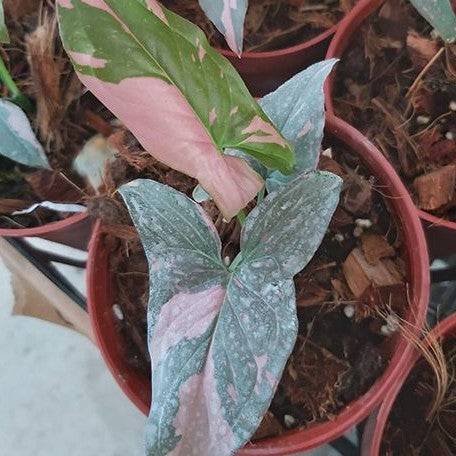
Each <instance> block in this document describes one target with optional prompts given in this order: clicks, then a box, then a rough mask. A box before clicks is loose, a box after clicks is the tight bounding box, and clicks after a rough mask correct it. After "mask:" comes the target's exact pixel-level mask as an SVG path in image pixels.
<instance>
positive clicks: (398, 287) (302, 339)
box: [92, 133, 408, 439]
mask: <svg viewBox="0 0 456 456" xmlns="http://www.w3.org/2000/svg"><path fill="white" fill-rule="evenodd" d="M115 139H116V141H117V143H119V141H120V142H124V144H125V145H126V146H127V147H125V148H122V147H119V150H123V151H124V156H125V157H127V159H126V160H125V163H124V165H119V164H115V165H114V166H113V168H114V171H113V174H119V170H120V169H122V168H123V169H124V171H123V172H124V173H125V172H126V173H127V174H128V173H129V172H130V171H128V170H130V169H132V164H134V163H136V165H137V166H138V169H139V168H141V169H142V170H143V174H142V177H152V178H155V179H156V180H158V181H160V182H162V183H167V184H169V185H172V186H173V187H175V188H177V189H179V190H181V191H183V192H184V193H186V194H188V195H189V194H191V191H192V190H193V187H194V185H195V181H193V180H192V179H189V178H188V177H185V176H183V175H181V174H179V173H177V172H176V171H173V170H170V169H169V168H166V167H165V166H163V165H160V164H159V163H157V162H155V163H154V162H153V161H152V162H151V161H150V157H148V156H146V155H144V153H143V152H141V149H140V148H139V146H138V145H137V143H136V144H135V143H134V139H133V138H131V137H130V139H129V135H128V134H127V135H124V136H123V137H122V136H121V134H120V133H119V134H118V135H117V137H116V138H115ZM330 144H331V146H332V150H331V152H330V151H328V150H327V151H326V152H325V154H326V155H323V156H322V157H321V162H320V168H322V169H326V170H330V171H332V172H335V173H337V174H339V175H340V176H341V177H343V179H344V182H345V183H344V189H343V193H342V197H341V202H340V204H339V207H338V209H337V211H336V213H335V215H334V217H333V220H332V222H331V225H330V228H329V230H328V232H327V234H326V236H325V238H324V241H323V243H322V245H321V247H320V248H319V250H318V252H317V254H316V255H315V257H314V259H313V260H312V261H311V263H310V264H309V265H308V266H307V268H306V269H305V270H304V271H302V272H301V273H300V274H299V275H298V276H297V277H296V278H295V283H296V287H297V305H298V317H299V335H298V339H297V343H296V346H295V349H294V351H293V354H292V356H291V357H290V360H289V362H288V364H287V366H286V368H285V371H284V374H283V377H282V380H281V382H280V384H279V387H278V390H277V393H276V395H275V397H274V400H273V402H272V404H271V407H270V411H269V412H268V414H267V415H266V417H265V419H264V421H263V423H262V426H261V427H260V429H259V430H258V433H257V435H256V436H255V439H259V438H264V437H268V436H276V435H279V434H281V433H283V432H285V431H286V430H287V429H291V428H297V427H306V426H309V425H312V424H314V423H317V422H322V421H327V420H331V419H332V418H333V417H334V416H335V415H336V414H337V413H338V412H339V411H340V410H341V409H342V408H344V407H345V406H346V405H347V404H349V403H350V402H352V401H353V400H355V399H357V398H358V397H360V396H361V395H363V394H364V393H365V392H366V391H367V390H368V389H369V388H370V387H371V386H372V384H373V383H374V382H375V380H376V379H378V378H379V376H380V375H381V374H382V372H383V371H384V369H385V367H386V366H387V364H388V361H389V358H390V353H391V352H390V346H391V344H390V341H391V336H392V335H393V334H394V332H395V331H396V330H397V318H396V317H395V315H396V314H398V315H402V316H404V315H405V313H406V309H407V307H408V304H407V297H406V279H405V272H404V271H405V265H404V262H403V260H402V259H401V257H400V248H401V233H400V232H398V231H397V229H396V226H395V224H394V221H393V220H392V217H391V215H390V213H389V210H388V206H387V204H386V203H385V200H384V198H383V197H382V195H381V190H380V189H378V188H377V187H376V182H375V179H374V178H373V177H372V176H370V174H369V173H368V172H366V170H365V169H363V168H362V167H361V166H360V165H359V159H358V158H357V157H356V156H354V155H351V154H350V153H348V152H347V151H346V150H345V149H344V148H342V147H341V146H339V145H338V144H335V143H330ZM331 154H332V155H333V156H334V158H335V159H332V158H330V157H329V156H328V155H331ZM146 163H149V165H147V166H146ZM120 174H122V173H120ZM121 179H124V177H121ZM204 204H205V210H206V211H207V212H208V213H209V214H210V215H211V217H212V219H213V221H214V223H215V225H216V227H217V230H218V231H219V234H220V236H221V239H222V245H223V255H224V256H226V255H228V256H230V257H231V258H233V257H234V255H235V254H236V252H237V250H238V248H239V247H238V245H239V227H238V225H237V222H236V221H232V222H231V223H230V224H228V225H227V224H225V223H223V221H222V217H221V215H220V213H219V212H218V210H217V209H216V208H215V206H214V205H213V204H212V203H204ZM111 205H112V206H115V210H113V209H112V208H111V207H110V206H111ZM104 208H107V209H108V210H104ZM92 211H94V215H96V216H100V217H101V218H102V219H103V220H104V222H105V227H104V229H105V231H106V233H107V234H106V235H107V236H109V237H110V238H111V239H110V240H109V242H108V243H107V245H110V244H111V245H112V246H113V249H112V253H111V255H110V269H111V271H112V277H113V286H114V291H113V296H116V300H115V302H114V303H113V304H114V306H115V309H113V310H114V312H115V313H116V315H118V316H121V318H119V322H118V323H119V330H120V331H122V333H123V334H124V336H125V338H126V339H125V340H126V341H127V342H126V344H125V347H126V348H125V359H126V360H127V361H128V362H129V363H130V364H131V365H132V366H134V367H135V368H136V369H138V370H139V371H140V372H141V373H142V374H143V375H144V376H146V377H149V375H150V374H149V369H150V364H149V362H150V361H149V355H148V353H147V337H146V334H147V323H146V308H147V301H148V273H147V270H148V269H147V261H146V258H145V255H144V252H143V249H142V247H141V243H140V241H139V239H138V237H137V234H136V232H135V230H134V228H133V227H132V226H131V222H129V221H128V215H127V212H126V209H125V207H124V206H123V204H122V203H121V202H120V200H115V199H110V200H109V201H108V199H107V198H100V199H99V201H98V204H97V205H95V206H94V207H92ZM103 213H105V215H104V216H103ZM113 214H114V215H113ZM335 335H336V336H335Z"/></svg>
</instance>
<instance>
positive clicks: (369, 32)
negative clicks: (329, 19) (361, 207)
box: [333, 0, 456, 221]
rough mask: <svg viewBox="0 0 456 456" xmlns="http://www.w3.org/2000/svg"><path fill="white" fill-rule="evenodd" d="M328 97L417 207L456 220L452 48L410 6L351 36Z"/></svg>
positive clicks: (393, 1) (383, 13) (383, 12)
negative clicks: (397, 176) (376, 149)
mask: <svg viewBox="0 0 456 456" xmlns="http://www.w3.org/2000/svg"><path fill="white" fill-rule="evenodd" d="M453 4H454V6H455V7H456V1H455V2H454V3H453ZM333 97H334V103H335V110H336V114H337V115H338V116H340V117H342V118H343V119H345V120H346V121H348V122H349V123H351V124H352V125H354V126H356V127H357V128H358V129H359V130H360V131H362V132H363V133H364V134H365V135H366V136H367V137H368V138H369V139H371V140H373V142H374V143H375V144H376V145H377V146H378V147H379V149H380V150H381V151H382V152H383V154H384V155H385V156H386V158H387V159H388V160H389V161H390V162H391V163H392V164H393V165H394V167H395V168H396V170H397V171H398V172H399V174H400V175H401V177H402V178H403V181H404V183H405V184H406V185H407V186H408V188H409V191H410V193H411V194H412V196H413V198H414V199H415V202H416V204H417V206H418V207H419V208H420V209H423V210H425V211H428V212H431V213H433V214H435V215H437V216H439V217H445V218H447V219H450V220H453V221H455V220H456V45H454V44H453V45H449V44H447V45H445V44H444V42H443V41H442V40H441V39H440V38H438V36H437V35H436V34H435V32H433V30H432V27H431V26H430V25H429V24H428V23H427V22H426V21H425V20H424V19H423V18H421V16H420V15H419V14H418V13H417V12H416V11H415V9H414V8H413V7H412V5H411V4H410V2H408V1H406V0H399V1H398V0H389V1H387V2H386V3H385V4H384V5H383V6H382V8H380V10H379V11H378V12H377V13H374V14H373V15H371V16H370V17H369V18H368V19H367V20H366V21H365V22H364V23H363V24H362V25H361V26H360V28H359V30H357V31H356V32H355V39H354V40H353V41H352V43H351V45H350V48H349V50H347V51H346V52H345V54H344V55H343V57H342V61H341V62H340V63H339V66H338V69H337V72H336V81H335V87H334V95H333Z"/></svg>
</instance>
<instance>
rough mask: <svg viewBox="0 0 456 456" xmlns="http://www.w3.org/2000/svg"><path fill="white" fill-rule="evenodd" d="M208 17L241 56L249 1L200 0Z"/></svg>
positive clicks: (232, 48)
mask: <svg viewBox="0 0 456 456" xmlns="http://www.w3.org/2000/svg"><path fill="white" fill-rule="evenodd" d="M199 4H200V6H201V8H202V9H203V11H204V12H205V13H206V15H207V17H208V18H209V19H210V20H211V21H212V23H213V24H214V25H215V26H216V27H217V29H218V31H219V32H220V33H221V34H222V35H223V36H224V37H225V39H226V42H227V44H228V46H229V47H230V49H231V50H232V51H233V52H234V53H235V54H237V55H238V56H240V55H241V54H242V43H243V41H244V21H245V15H246V13H247V8H248V6H249V2H248V0H234V1H233V0H199Z"/></svg>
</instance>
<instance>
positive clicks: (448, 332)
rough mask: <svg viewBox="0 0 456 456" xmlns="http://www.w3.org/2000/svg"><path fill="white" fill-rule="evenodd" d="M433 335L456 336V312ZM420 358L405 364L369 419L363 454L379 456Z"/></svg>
mask: <svg viewBox="0 0 456 456" xmlns="http://www.w3.org/2000/svg"><path fill="white" fill-rule="evenodd" d="M432 335H433V336H434V337H435V338H437V339H440V338H448V337H454V338H456V314H453V315H451V316H450V317H448V318H446V319H445V320H443V321H442V322H441V323H440V324H439V325H438V326H436V327H435V328H434V329H433V330H432ZM419 359H420V355H419V354H418V353H414V356H413V357H412V358H410V359H409V360H408V361H407V364H406V365H405V366H404V371H403V375H402V379H401V381H399V382H398V383H397V384H396V385H395V387H394V388H393V389H392V390H391V391H390V392H389V393H388V395H387V396H386V397H385V400H384V401H383V403H382V405H381V406H380V408H379V409H378V411H377V412H376V413H373V414H372V415H371V416H370V417H369V419H368V420H367V423H366V426H365V428H364V432H363V438H362V441H361V454H362V456H379V454H380V448H381V444H382V439H383V434H384V432H385V429H386V425H387V423H388V419H389V416H390V413H391V410H392V408H393V406H394V403H395V401H396V398H397V396H398V395H399V393H400V391H401V389H402V386H403V385H404V383H405V381H406V380H407V377H408V375H409V374H410V372H411V371H412V369H413V367H414V366H415V363H416V362H417V361H418V360H419ZM436 456H439V453H436Z"/></svg>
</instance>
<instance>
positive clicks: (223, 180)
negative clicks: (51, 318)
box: [58, 0, 341, 456]
mask: <svg viewBox="0 0 456 456" xmlns="http://www.w3.org/2000/svg"><path fill="white" fill-rule="evenodd" d="M58 4H59V8H58V15H59V22H60V30H61V36H62V39H63V43H64V46H65V48H66V50H67V52H68V53H69V55H70V56H71V58H72V60H73V64H74V66H75V68H76V71H77V72H78V74H79V76H80V78H81V80H82V81H83V82H84V83H85V84H86V85H87V87H88V88H89V89H90V90H91V91H92V92H93V93H94V94H95V95H96V96H97V97H99V98H100V99H101V100H102V101H103V102H104V103H105V104H106V106H107V107H108V108H109V109H111V110H112V111H113V113H114V114H115V115H116V116H118V117H119V119H120V120H121V121H122V122H123V123H124V124H125V125H126V126H127V127H128V128H129V129H130V130H131V131H132V132H133V133H134V134H135V135H136V136H137V138H138V140H139V141H140V142H141V143H142V145H143V146H144V147H145V149H146V150H148V151H149V152H150V153H151V154H152V155H154V156H155V157H156V158H158V159H159V160H161V161H163V162H164V163H166V164H168V165H169V166H171V167H172V168H175V169H177V170H179V171H182V172H184V173H186V174H189V175H190V176H193V177H196V178H197V179H198V180H199V182H200V185H201V186H202V188H203V189H204V190H206V191H208V192H209V193H210V195H211V196H212V197H213V198H214V201H215V202H216V204H217V205H218V207H219V209H220V210H221V211H222V213H223V214H224V216H225V218H226V219H228V218H231V217H232V216H234V215H236V214H237V213H238V212H239V211H241V210H242V209H243V208H244V207H245V205H246V204H247V203H248V202H249V201H251V200H252V199H254V198H255V196H257V194H259V195H262V189H263V187H264V184H265V180H266V181H267V180H270V181H271V182H274V189H272V188H270V186H268V189H270V190H273V191H270V192H269V193H268V195H267V196H266V197H265V198H264V199H263V198H262V196H261V197H260V196H259V197H258V199H257V203H258V204H257V206H256V207H255V208H254V209H253V210H252V211H251V212H250V213H249V214H248V215H247V216H246V217H245V218H244V217H240V221H241V224H242V225H243V226H242V233H241V236H240V252H239V254H238V255H237V257H236V258H234V260H233V261H232V262H231V264H229V262H228V261H227V260H226V259H223V258H222V256H221V241H220V238H219V235H218V233H217V231H216V229H215V227H214V225H213V223H212V222H211V221H210V219H209V218H208V216H207V215H206V214H205V212H204V211H203V209H202V208H201V207H200V206H199V205H198V203H196V202H195V201H194V200H192V199H190V198H188V197H187V196H185V195H184V194H182V193H180V192H178V191H177V190H175V189H173V188H171V187H169V186H166V185H163V184H160V183H158V182H155V181H152V180H144V179H137V180H135V181H133V182H131V183H129V184H126V185H124V186H122V187H121V189H120V194H121V196H122V197H123V199H124V201H125V204H126V206H127V208H128V210H129V212H130V215H131V218H132V220H133V222H134V224H135V226H136V228H137V230H138V233H139V236H140V238H141V241H142V243H143V246H144V251H145V254H146V256H147V259H148V265H149V274H150V298H149V303H148V311H147V312H148V343H149V351H150V354H151V361H152V390H153V395H152V396H153V399H152V405H151V411H150V417H149V421H148V425H147V430H146V453H147V455H148V456H165V455H173V456H189V455H198V456H214V455H217V456H229V455H232V454H233V453H234V452H235V451H236V450H237V449H239V448H240V447H241V446H243V445H244V444H245V443H246V442H247V441H248V440H249V439H250V438H251V436H252V435H253V434H254V432H255V430H256V429H257V427H258V426H259V424H260V422H261V419H262V417H263V416H264V414H265V413H266V411H267V409H268V407H269V405H270V403H271V400H272V397H273V395H274V393H275V390H276V388H277V385H278V382H279V380H280V377H281V374H282V372H283V369H284V366H285V363H286V361H287V359H288V357H289V355H290V353H291V351H292V349H293V346H294V344H295V340H296V334H297V317H296V298H295V288H294V282H293V277H294V275H295V274H297V273H298V272H299V271H301V270H302V269H303V268H304V267H305V266H306V264H307V263H308V262H309V260H310V259H311V258H312V256H313V255H314V253H315V251H316V249H317V248H318V246H319V244H320V243H321V240H322V239H323V236H324V234H325V232H326V229H327V226H328V223H329V221H330V219H331V217H332V214H333V212H334V210H335V208H336V206H337V203H338V199H339V193H340V188H341V179H340V178H339V177H337V176H335V175H334V174H331V173H328V172H319V171H316V170H315V168H316V164H317V160H318V155H319V149H320V143H321V140H322V137H323V126H324V107H323V83H324V80H325V78H326V76H327V75H328V73H329V72H330V71H331V68H332V66H333V65H334V63H335V61H334V60H332V61H326V62H321V63H319V64H316V65H314V66H312V67H310V68H309V69H308V70H306V71H305V72H303V73H301V74H299V75H297V76H295V77H294V78H293V79H291V80H290V81H288V82H287V83H286V84H284V85H283V86H282V87H281V88H279V89H278V90H277V91H276V92H274V93H273V94H270V95H269V96H268V97H266V98H265V99H264V100H262V102H261V104H262V105H263V107H264V109H265V110H267V111H268V112H270V113H271V114H272V120H271V119H269V118H268V117H267V115H266V114H265V112H264V111H263V109H262V108H261V107H260V106H259V105H258V104H257V103H256V102H255V101H254V100H253V99H252V97H251V96H250V95H249V94H248V92H247V90H246V88H245V86H244V84H243V83H242V81H241V80H240V78H239V76H238V75H237V73H236V72H235V71H234V69H233V68H232V67H231V66H230V64H229V63H228V62H227V61H226V60H224V59H223V58H222V57H220V56H219V55H218V54H217V53H216V52H215V51H213V50H212V49H211V48H210V46H209V45H208V42H207V40H206V38H205V37H204V35H203V34H202V32H201V31H200V30H199V29H198V28H197V27H196V26H194V25H193V24H191V23H190V22H188V21H185V20H183V19H182V18H180V17H179V16H176V15H175V14H173V13H171V12H169V11H167V10H166V9H164V8H163V7H161V6H160V5H159V3H158V2H156V1H153V0H147V1H145V0H104V1H103V0H58ZM277 129H279V130H280V131H281V132H282V134H280V133H279V132H278V130H277ZM290 144H292V145H293V146H294V151H295V153H296V160H295V163H294V164H293V161H294V157H295V153H294V152H293V149H292V147H291V146H290ZM246 160H248V162H247V161H246ZM250 165H253V166H255V168H256V169H257V171H254V170H253V169H252V168H251V166H250Z"/></svg>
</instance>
